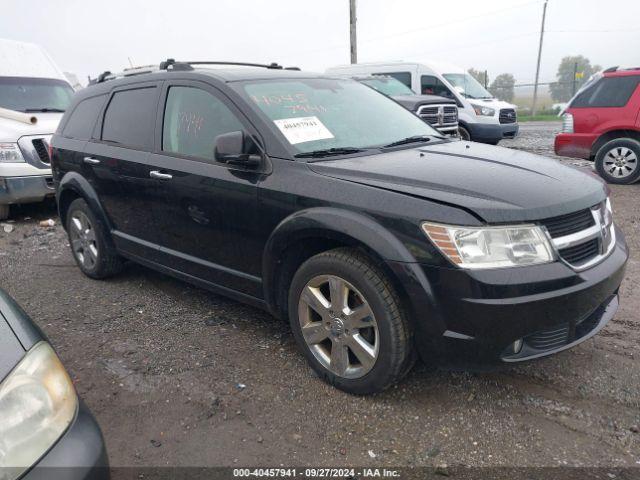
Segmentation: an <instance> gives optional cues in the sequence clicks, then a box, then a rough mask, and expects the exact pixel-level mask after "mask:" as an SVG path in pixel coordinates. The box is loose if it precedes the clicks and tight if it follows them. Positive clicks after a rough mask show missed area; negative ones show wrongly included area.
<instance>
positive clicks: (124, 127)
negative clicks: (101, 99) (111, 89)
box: [102, 87, 158, 150]
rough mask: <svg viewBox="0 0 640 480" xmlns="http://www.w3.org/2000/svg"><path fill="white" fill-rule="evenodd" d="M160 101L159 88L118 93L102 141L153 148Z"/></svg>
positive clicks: (106, 122)
mask: <svg viewBox="0 0 640 480" xmlns="http://www.w3.org/2000/svg"><path fill="white" fill-rule="evenodd" d="M157 100H158V99H157V88H156V87H145V88H136V89H133V90H121V91H118V92H116V93H114V94H113V97H112V98H111V102H109V106H108V107H107V111H106V112H105V114H104V123H103V124H102V140H104V141H106V142H113V143H116V144H118V145H122V146H126V147H132V148H141V149H147V150H148V149H151V146H152V145H153V129H154V126H155V120H156V105H157Z"/></svg>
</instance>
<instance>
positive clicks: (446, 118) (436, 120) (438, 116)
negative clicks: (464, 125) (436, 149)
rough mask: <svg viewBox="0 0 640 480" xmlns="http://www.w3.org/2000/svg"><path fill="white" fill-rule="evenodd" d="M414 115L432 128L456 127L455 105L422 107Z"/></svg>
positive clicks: (456, 112) (456, 111)
mask: <svg viewBox="0 0 640 480" xmlns="http://www.w3.org/2000/svg"><path fill="white" fill-rule="evenodd" d="M416 114H417V115H418V116H419V117H420V118H422V119H423V120H425V121H426V122H427V123H429V125H432V126H434V127H455V126H457V125H458V107H456V106H455V105H422V106H421V107H418V111H417V112H416Z"/></svg>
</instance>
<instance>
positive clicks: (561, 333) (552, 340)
mask: <svg viewBox="0 0 640 480" xmlns="http://www.w3.org/2000/svg"><path fill="white" fill-rule="evenodd" d="M523 340H524V342H525V343H526V344H527V345H528V346H529V347H531V348H535V349H536V350H553V349H554V348H559V347H562V346H563V345H566V344H567V342H568V341H569V323H563V324H561V325H556V326H555V327H551V328H548V329H546V330H540V331H539V332H536V333H532V334H531V335H528V336H526V337H524V338H523Z"/></svg>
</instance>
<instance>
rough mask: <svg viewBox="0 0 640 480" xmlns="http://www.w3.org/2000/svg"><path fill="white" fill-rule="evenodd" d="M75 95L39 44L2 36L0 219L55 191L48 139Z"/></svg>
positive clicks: (0, 66) (0, 78)
mask: <svg viewBox="0 0 640 480" xmlns="http://www.w3.org/2000/svg"><path fill="white" fill-rule="evenodd" d="M73 93H74V91H73V88H71V85H70V84H69V82H68V81H67V79H66V77H65V75H64V73H63V72H62V71H61V70H60V69H59V68H58V66H57V65H56V64H55V63H54V62H53V60H52V59H51V57H49V55H47V53H46V52H45V51H44V50H43V49H42V48H40V47H39V46H37V45H34V44H30V43H23V42H16V41H13V40H3V39H0V220H4V219H6V218H8V217H9V206H10V205H12V204H20V203H32V202H41V201H43V200H44V199H45V198H46V197H49V196H53V195H54V194H55V190H54V187H53V179H52V176H51V165H50V162H49V152H48V148H49V139H50V138H51V135H52V134H53V132H55V130H56V128H57V127H58V123H59V121H60V119H61V118H62V114H63V113H64V111H65V109H66V108H67V106H68V105H69V103H70V101H71V98H72V96H73Z"/></svg>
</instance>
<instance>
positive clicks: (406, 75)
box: [374, 72, 411, 88]
mask: <svg viewBox="0 0 640 480" xmlns="http://www.w3.org/2000/svg"><path fill="white" fill-rule="evenodd" d="M374 75H384V76H388V77H393V78H395V79H396V80H398V81H399V82H401V83H404V84H405V85H406V86H407V87H409V88H411V73H410V72H390V73H374Z"/></svg>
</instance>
